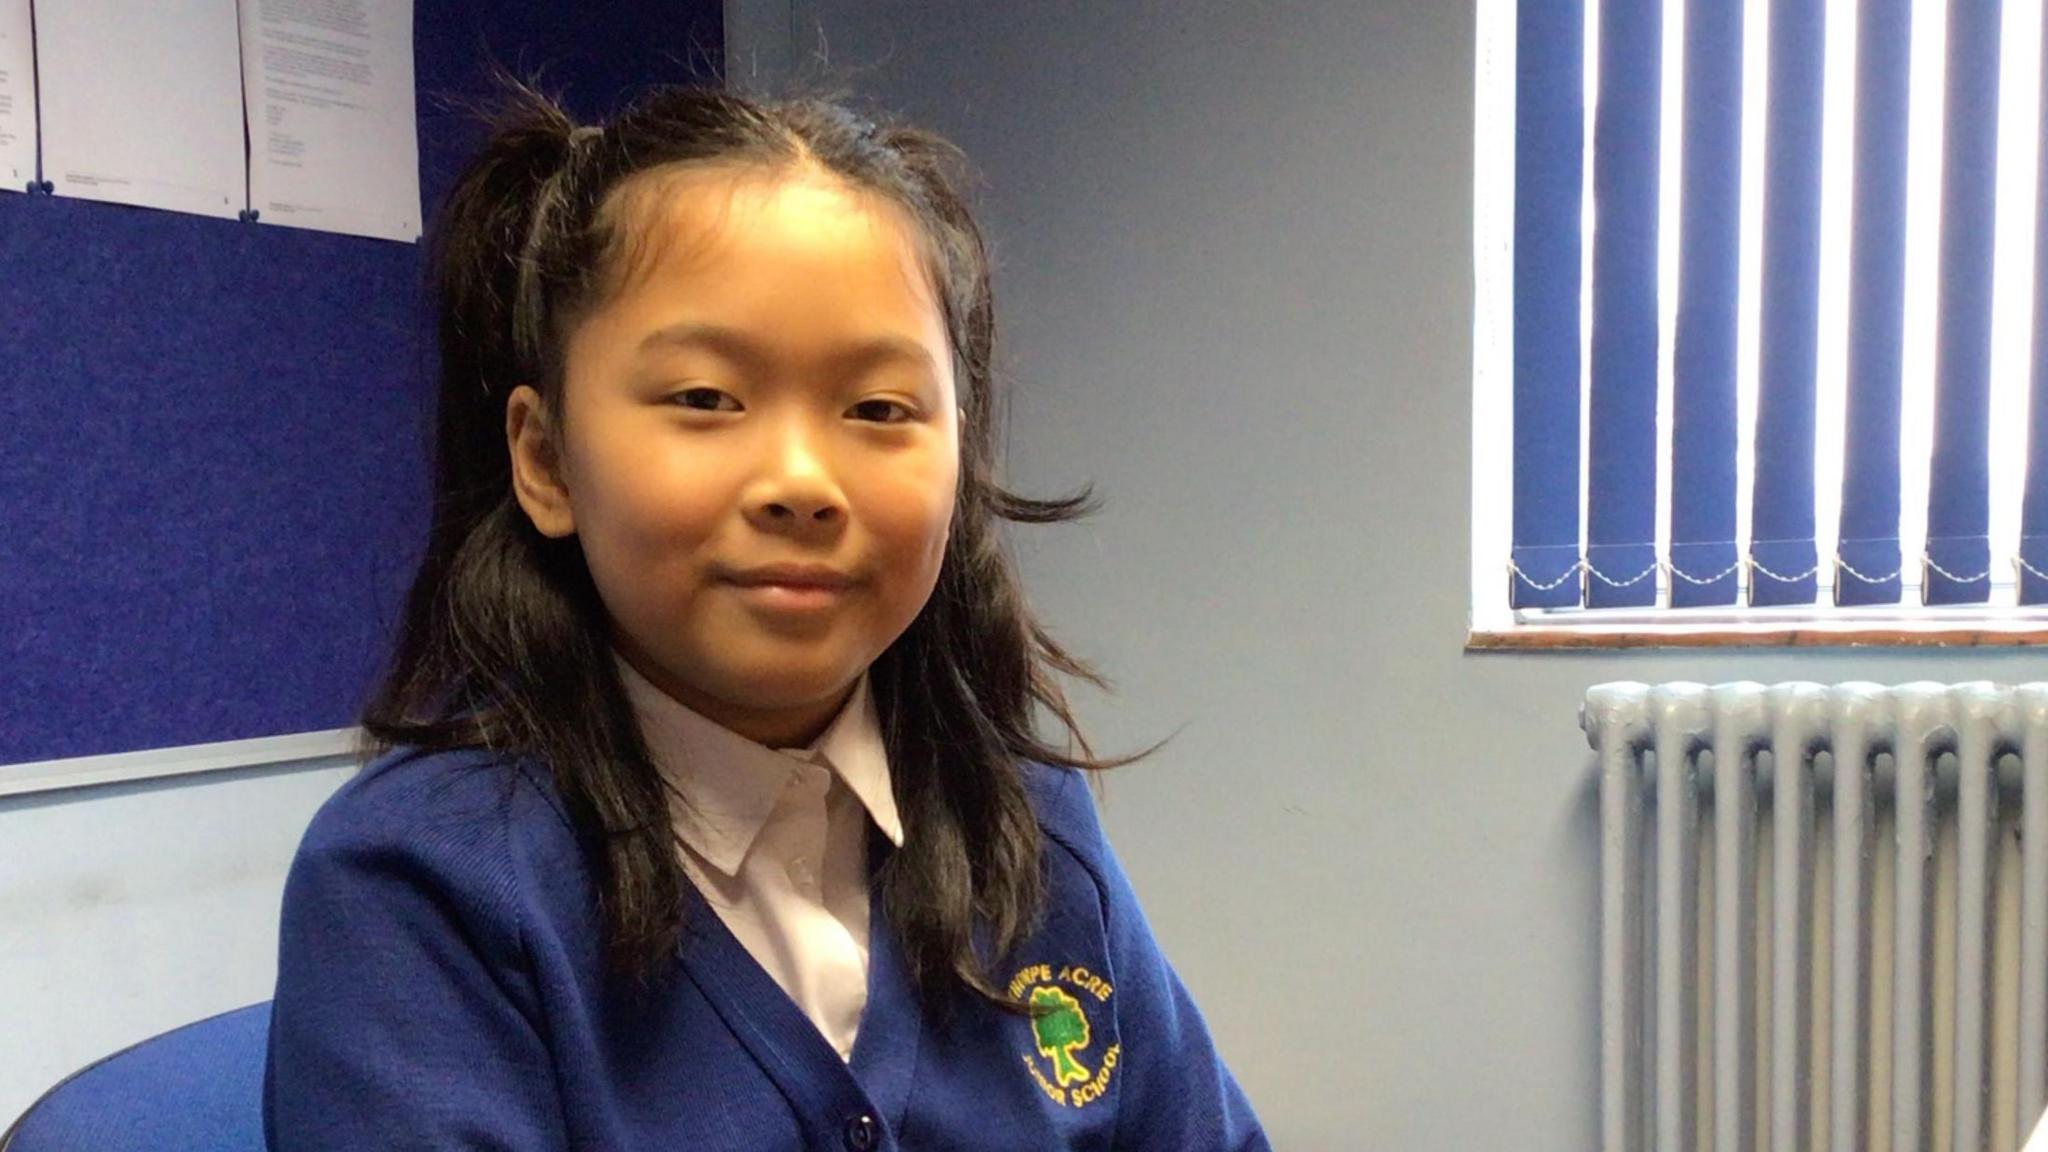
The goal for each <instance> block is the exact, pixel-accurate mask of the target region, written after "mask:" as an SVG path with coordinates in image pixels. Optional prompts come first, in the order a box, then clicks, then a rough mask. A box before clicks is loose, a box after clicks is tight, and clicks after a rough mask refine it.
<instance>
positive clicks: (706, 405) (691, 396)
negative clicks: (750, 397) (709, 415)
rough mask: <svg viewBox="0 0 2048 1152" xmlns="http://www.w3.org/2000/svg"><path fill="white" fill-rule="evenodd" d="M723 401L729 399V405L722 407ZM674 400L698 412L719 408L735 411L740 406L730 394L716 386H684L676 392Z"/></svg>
mask: <svg viewBox="0 0 2048 1152" xmlns="http://www.w3.org/2000/svg"><path fill="white" fill-rule="evenodd" d="M725 401H731V406H730V407H722V404H723V402H725ZM675 402H676V403H677V404H678V405H680V406H681V407H684V408H691V409H695V410H697V411H699V412H717V411H721V410H723V411H728V412H736V411H738V410H739V406H740V403H739V401H737V400H733V398H732V397H731V396H729V395H727V394H726V393H724V392H720V391H719V390H718V389H716V388H685V389H683V390H682V391H681V392H678V393H676V395H675Z"/></svg>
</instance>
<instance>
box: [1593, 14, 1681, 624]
mask: <svg viewBox="0 0 2048 1152" xmlns="http://www.w3.org/2000/svg"><path fill="white" fill-rule="evenodd" d="M1662 8H1663V6H1662V5H1661V4H1638V3H1607V4H1602V5H1600V73H1599V75H1600V85H1599V89H1600V90H1599V101H1598V104H1597V105H1596V107H1595V109H1594V113H1593V117H1594V118H1593V207H1594V211H1595V213H1596V214H1597V215H1596V216H1595V218H1594V224H1593V284H1592V289H1593V346H1592V356H1593V373H1592V388H1593V394H1592V402H1591V404H1590V405H1589V408H1590V415H1591V420H1592V427H1591V435H1590V437H1589V438H1588V448H1587V453H1588V459H1587V462H1586V467H1587V470H1588V475H1589V477H1590V479H1591V484H1590V488H1589V494H1588V499H1587V509H1586V562H1587V564H1588V565H1590V566H1591V567H1592V569H1593V572H1590V573H1588V574H1587V575H1588V578H1587V581H1586V604H1587V605H1588V606H1589V607H1594V608H1611V607H1623V606H1640V605H1646V604H1655V603H1656V602H1657V581H1656V578H1655V575H1654V572H1652V569H1653V568H1654V566H1655V564H1656V562H1657V545H1656V535H1657V389H1656V379H1657V161H1658V153H1657V139H1658V127H1659V123H1658V122H1659V119H1660V103H1661V102H1660V88H1661V84H1662V70H1663V60H1662V46H1663V38H1664V34H1663V20H1662ZM1646 572H1651V574H1650V575H1647V576H1646V575H1645V573H1646ZM1603 576H1604V577H1605V579H1603V578H1602V577H1603Z"/></svg>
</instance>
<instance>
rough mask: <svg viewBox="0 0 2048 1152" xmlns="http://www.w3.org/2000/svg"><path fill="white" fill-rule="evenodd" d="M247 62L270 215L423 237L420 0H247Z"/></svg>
mask: <svg viewBox="0 0 2048 1152" xmlns="http://www.w3.org/2000/svg"><path fill="white" fill-rule="evenodd" d="M242 69H243V75H242V83H243V85H244V87H245V90H246V92H247V96H248V106H249V205H250V207H252V208H254V209H256V212H257V217H256V219H257V220H258V222H260V223H264V224H283V225H286V226H289V227H293V228H316V229H319V230H321V231H325V232H346V233H349V234H351V235H356V236H375V237H380V238H382V239H386V240H404V241H408V242H409V241H413V240H417V239H419V235H420V168H419V139H418V134H417V130H416V127H415V121H414V111H413V71H412V0H243V5H242Z"/></svg>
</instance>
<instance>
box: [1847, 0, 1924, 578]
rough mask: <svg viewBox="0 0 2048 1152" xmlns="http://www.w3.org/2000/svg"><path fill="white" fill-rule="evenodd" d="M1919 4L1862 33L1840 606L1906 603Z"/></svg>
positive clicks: (1897, 2)
mask: <svg viewBox="0 0 2048 1152" xmlns="http://www.w3.org/2000/svg"><path fill="white" fill-rule="evenodd" d="M1912 42H1913V5H1912V3H1911V0H1863V2H1862V3H1861V4H1860V5H1859V6H1858V8H1857V24H1856V160H1855V169H1856V174H1855V182H1854V192H1853V193H1852V195H1853V197H1854V200H1853V204H1852V206H1851V209H1850V213H1851V215H1850V238H1849V389H1848V422H1847V427H1846V428H1845V429H1844V443H1843V456H1842V460H1843V462H1842V520H1841V542H1840V545H1839V549H1840V556H1841V565H1839V566H1838V567H1837V569H1836V573H1835V599H1836V602H1837V603H1840V604H1845V605H1855V604H1896V603H1898V602H1899V597H1900V595H1901V594H1902V588H1903V582H1902V581H1901V580H1900V577H1899V398H1900V395H1901V393H1900V379H1901V372H1902V370H1903V359H1902V358H1903V356H1904V354H1905V321H1906V123H1907V108H1908V103H1909V93H1910V87H1911V86H1910V78H1911V75H1912V68H1911V61H1912V47H1913V43H1912Z"/></svg>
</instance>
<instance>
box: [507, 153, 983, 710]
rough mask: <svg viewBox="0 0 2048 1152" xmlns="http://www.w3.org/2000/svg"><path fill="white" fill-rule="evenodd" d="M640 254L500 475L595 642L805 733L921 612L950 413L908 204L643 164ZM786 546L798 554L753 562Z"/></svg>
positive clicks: (941, 332) (942, 533)
mask: <svg viewBox="0 0 2048 1152" xmlns="http://www.w3.org/2000/svg"><path fill="white" fill-rule="evenodd" d="M659 179H660V183H659V185H658V187H659V188H660V189H661V192H662V194H661V196H660V197H659V200H660V202H659V203H658V204H657V203H656V198H655V197H647V198H646V199H645V200H644V202H643V207H644V208H645V209H646V211H645V212H644V215H643V216H642V217H641V218H640V219H638V220H634V221H631V222H630V223H629V224H628V226H634V225H638V226H641V227H646V228H650V229H657V230H659V231H658V234H654V235H650V236H649V237H648V238H649V239H651V240H652V241H653V242H654V243H653V246H652V247H651V248H649V249H648V250H647V251H648V252H650V253H651V255H650V256H648V257H647V259H646V260H645V262H644V263H643V264H642V265H641V266H639V267H637V268H635V269H634V272H633V274H632V275H631V276H629V277H627V278H626V281H625V283H624V284H623V285H622V286H621V287H620V288H619V289H618V290H617V291H616V293H615V294H614V295H613V296H612V297H611V298H610V299H609V300H607V301H605V302H604V303H603V304H602V305H601V306H599V307H598V308H597V309H596V310H595V311H594V312H592V313H591V314H590V315H588V316H587V317H585V318H584V319H583V320H582V322H581V323H580V324H578V325H577V326H576V327H575V329H574V330H573V331H572V332H571V333H570V334H569V335H568V337H567V344H566V346H565V349H564V351H565V369H564V377H563V387H564V389H565V391H564V393H563V398H562V421H563V427H561V428H557V429H553V430H552V431H553V432H554V434H555V435H554V436H553V437H552V438H550V436H549V431H550V430H549V429H548V428H547V427H546V416H545V412H544V410H543V408H542V406H541V404H540V397H539V395H538V394H537V393H536V392H534V390H533V389H531V388H528V387H521V388H519V389H517V390H515V392H514V394H513V395H512V397H511V398H510V400H509V401H508V404H507V410H506V433H507V436H508V439H509V441H510V445H511V449H512V458H513V469H514V481H513V483H514V487H515V491H516V493H517V496H518V499H519V502H520V504H521V506H522V507H523V508H524V509H525V511H526V513H527V515H528V516H529V517H530V518H531V519H532V521H533V523H534V526H535V527H536V528H538V529H539V530H540V531H541V532H542V533H544V534H546V535H548V536H553V537H564V536H568V535H571V534H574V535H575V536H576V537H577V538H578V540H579V541H580V543H581V545H582V548H583V554H584V557H585V558H586V561H587V562H588V564H589V567H590V574H591V576H592V578H593V580H594V581H595V583H596V586H597V591H598V594H599V596H600V597H601V598H602V600H603V601H604V605H605V608H606V609H607V611H608V612H609V613H610V616H611V619H612V624H613V629H614V631H613V636H612V642H613V644H614V646H615V647H616V648H617V650H618V652H619V653H620V655H621V656H623V657H624V658H625V659H626V660H628V661H629V662H630V663H631V664H632V665H633V667H634V668H635V669H636V670H637V671H639V672H640V673H641V674H642V675H643V676H645V677H646V678H647V679H648V680H650V681H652V682H653V683H654V684H655V685H657V686H659V687H660V688H661V689H663V690H664V691H665V692H667V693H668V694H669V695H671V696H673V697H674V698H676V699H677V700H679V701H681V702H682V703H683V704H685V705H687V706H688V707H690V708H693V709H695V710H697V711H698V712H700V713H702V714H704V715H705V716H708V717H710V718H711V719H713V720H715V721H717V722H719V723H721V724H723V725H725V726H726V727H728V728H731V729H733V730H734V731H736V732H739V733H740V734H742V735H745V736H748V737H750V738H752V739H755V740H758V741H760V742H762V743H764V744H769V745H772V746H791V745H801V744H805V743H808V742H809V741H810V740H812V739H814V738H815V737H816V736H817V734H818V733H819V732H821V731H823V729H824V727H825V726H826V724H828V723H829V722H830V720H831V718H832V717H833V715H834V714H836V713H837V711H838V709H839V707H840V705H841V704H842V703H843V702H844V700H845V699H846V697H847V694H848V693H849V692H850V691H851V690H852V688H853V686H854V683H855V682H856V681H857V680H858V679H859V677H860V676H861V674H862V673H863V672H864V671H866V669H867V667H868V665H869V664H870V663H871V662H873V661H874V659H875V657H877V656H878V655H880V654H881V653H882V651H883V650H884V649H885V648H887V647H888V646H889V645H890V644H891V643H892V642H894V641H895V639H896V638H897V637H898V636H900V635H902V633H903V631H904V630H905V629H906V628H908V627H909V625H910V622H911V621H912V620H913V619H914V618H915V617H916V616H917V614H918V612H919V611H920V610H921V609H922V608H923V607H924V604H925V601H926V600H927V599H928V598H929V597H930V595H931V592H932V588H933V586H934V585H935V584H936V582H937V580H938V574H939V565H940V562H941V560H942V559H943V558H944V556H945V551H946V541H947V537H948V534H949V526H950V524H951V521H952V516H953V506H954V496H955V490H956V487H957V483H958V479H959V471H960V424H959V421H960V410H959V406H958V403H957V402H956V399H955V395H954V383H953V370H952V357H951V354H950V350H949V345H948V344H947V340H946V332H945V325H944V321H943V319H942V318H941V313H940V310H939V305H938V302H937V300H936V298H935V297H934V296H933V294H932V289H931V286H930V284H929V283H928V280H927V278H926V275H925V273H924V271H923V268H922V266H921V265H920V263H919V261H918V258H917V254H916V249H915V247H914V245H913V242H912V239H911V231H910V225H909V224H908V223H907V220H906V218H905V217H904V216H902V215H900V213H899V211H898V210H897V209H896V208H895V207H894V206H893V205H891V204H888V203H887V202H885V201H882V200H880V199H877V198H875V197H872V196H868V195H863V194H861V193H859V192H856V191H853V190H851V189H849V188H848V187H847V186H845V185H844V184H842V183H839V182H838V181H835V180H832V179H830V178H829V177H825V176H818V175H811V174H802V175H795V176H788V175H772V176H771V175H767V174H763V173H755V172H741V173H735V172H732V171H724V170H721V171H699V172H691V173H686V174H684V175H681V176H667V175H664V176H663V177H660V178H659ZM778 565H779V566H799V567H800V568H801V569H815V570H816V571H815V572H803V571H798V572H795V573H790V572H782V573H777V572H773V571H762V570H763V569H767V568H769V567H770V566H778Z"/></svg>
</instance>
